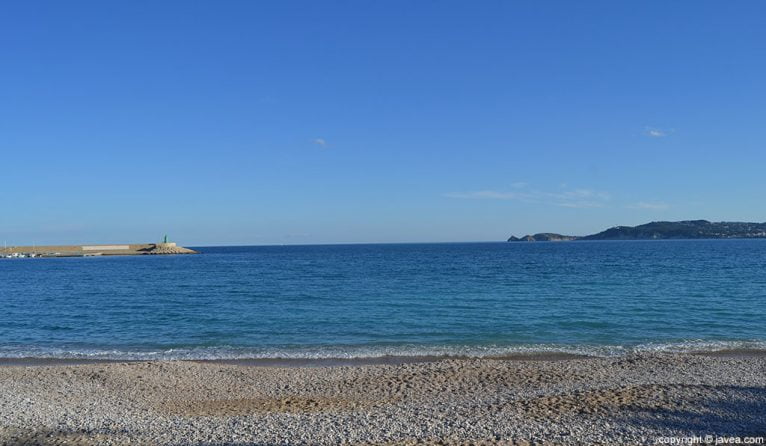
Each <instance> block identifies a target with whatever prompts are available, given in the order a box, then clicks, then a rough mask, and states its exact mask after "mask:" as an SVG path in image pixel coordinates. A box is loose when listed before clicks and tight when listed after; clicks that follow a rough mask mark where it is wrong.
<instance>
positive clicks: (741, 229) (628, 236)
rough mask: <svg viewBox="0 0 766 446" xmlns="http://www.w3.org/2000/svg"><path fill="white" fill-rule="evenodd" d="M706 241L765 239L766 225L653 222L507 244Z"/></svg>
mask: <svg viewBox="0 0 766 446" xmlns="http://www.w3.org/2000/svg"><path fill="white" fill-rule="evenodd" d="M707 238H766V223H745V222H730V221H724V222H709V221H707V220H686V221H655V222H651V223H647V224H644V225H640V226H615V227H613V228H609V229H607V230H606V231H602V232H599V233H598V234H592V235H586V236H584V237H577V236H569V235H560V234H552V233H542V234H535V235H526V236H524V237H521V238H518V237H514V236H511V237H510V238H509V239H508V241H509V242H514V241H530V242H533V241H569V240H663V239H707Z"/></svg>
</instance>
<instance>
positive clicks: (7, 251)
mask: <svg viewBox="0 0 766 446" xmlns="http://www.w3.org/2000/svg"><path fill="white" fill-rule="evenodd" d="M145 254H150V255H156V254H198V253H197V251H194V250H192V249H188V248H184V247H182V246H178V245H176V244H175V243H172V242H166V243H142V244H124V245H120V244H113V245H55V246H53V245H52V246H15V247H7V248H0V256H4V257H11V256H18V255H21V256H25V257H89V256H120V255H123V256H124V255H145Z"/></svg>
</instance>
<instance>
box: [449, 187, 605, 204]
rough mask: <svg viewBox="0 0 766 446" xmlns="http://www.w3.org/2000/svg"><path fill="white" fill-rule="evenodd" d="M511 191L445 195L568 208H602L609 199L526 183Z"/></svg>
mask: <svg viewBox="0 0 766 446" xmlns="http://www.w3.org/2000/svg"><path fill="white" fill-rule="evenodd" d="M511 187H512V188H513V189H515V190H512V191H498V190H480V191H472V192H453V193H448V194H445V195H444V196H445V197H448V198H461V199H470V200H515V201H521V202H524V203H540V204H546V205H550V206H560V207H568V208H598V207H604V206H605V205H606V203H607V202H608V201H609V200H610V199H611V195H610V194H609V193H607V192H602V191H596V190H592V189H566V190H563V191H560V192H548V191H541V190H537V189H530V188H529V187H528V186H527V185H526V183H513V184H512V185H511Z"/></svg>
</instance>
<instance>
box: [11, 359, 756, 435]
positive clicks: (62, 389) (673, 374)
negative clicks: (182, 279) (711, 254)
mask: <svg viewBox="0 0 766 446" xmlns="http://www.w3.org/2000/svg"><path fill="white" fill-rule="evenodd" d="M705 435H714V436H716V437H725V436H734V437H757V436H764V435H766V358H765V357H764V356H763V355H762V354H717V355H695V354H670V353H665V354H635V355H627V356H623V357H615V358H575V359H556V360H551V359H545V358H543V359H540V358H535V359H534V360H531V359H527V360H525V359H524V358H521V359H519V358H514V359H507V358H506V359H442V360H435V361H430V362H417V363H400V364H375V365H343V366H323V365H322V366H301V367H272V366H269V367H254V366H246V365H241V364H229V363H217V362H191V361H158V362H129V363H90V364H79V365H72V364H56V365H35V366H29V365H27V366H23V365H12V364H11V365H8V364H6V366H4V367H0V444H2V445H21V444H29V445H32V444H39V445H64V444H67V445H122V444H140V445H156V444H162V445H271V444H275V445H276V444H295V445H331V444H360V445H361V444H364V445H388V444H514V445H516V444H518V445H526V444H556V445H579V444H660V443H663V442H667V441H668V439H669V438H671V437H675V438H684V437H690V436H705Z"/></svg>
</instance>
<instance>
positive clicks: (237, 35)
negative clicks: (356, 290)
mask: <svg viewBox="0 0 766 446" xmlns="http://www.w3.org/2000/svg"><path fill="white" fill-rule="evenodd" d="M765 16H766V3H763V2H760V1H739V2H717V1H716V2H713V1H674V2H667V1H648V2H638V1H637V2H627V1H626V2H614V1H597V2H591V1H582V2H571V1H524V2H514V1H500V2H492V1H482V2H467V1H463V2H449V1H438V2H436V1H417V2H412V1H401V2H398V1H386V2H371V1H369V2H364V1H347V2H329V1H322V2H318V1H306V2H293V1H285V2H276V1H275V2H265V1H264V2H251V1H227V2H213V1H206V2H204V1H196V2H189V1H182V2H181V1H179V2H171V1H163V2H149V1H146V2H139V1H132V2H101V1H92V2H85V1H71V2H53V1H51V2H13V3H6V4H4V5H3V8H2V12H1V13H0V178H1V179H2V181H3V187H2V188H0V238H2V239H3V240H7V241H8V243H9V244H17V245H22V244H31V243H37V244H43V243H98V242H103V243H112V242H127V241H129V242H138V241H153V240H157V239H159V237H161V236H162V235H163V234H165V233H166V232H167V233H169V234H170V236H171V238H173V239H175V240H178V241H179V242H182V243H184V244H186V245H215V244H272V243H339V242H340V243H345V242H351V243H355V242H409V241H479V240H502V239H505V238H507V237H508V236H509V235H511V234H515V235H522V234H524V233H530V232H540V231H553V232H562V233H568V234H586V233H591V232H596V231H599V230H601V229H604V228H606V227H609V226H612V225H616V224H627V225H633V224H640V223H644V222H647V221H651V220H678V219H697V218H706V219H710V220H747V221H764V220H766V206H765V205H764V201H763V193H764V189H765V186H766V175H764V167H766V147H764V141H766V125H764V124H765V123H766V120H765V119H766V113H765V112H766V110H765V105H764V104H766V82H764V79H766V27H764V26H763V17H765Z"/></svg>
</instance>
